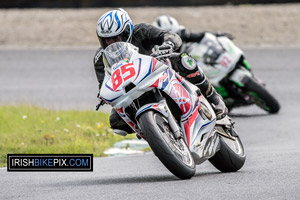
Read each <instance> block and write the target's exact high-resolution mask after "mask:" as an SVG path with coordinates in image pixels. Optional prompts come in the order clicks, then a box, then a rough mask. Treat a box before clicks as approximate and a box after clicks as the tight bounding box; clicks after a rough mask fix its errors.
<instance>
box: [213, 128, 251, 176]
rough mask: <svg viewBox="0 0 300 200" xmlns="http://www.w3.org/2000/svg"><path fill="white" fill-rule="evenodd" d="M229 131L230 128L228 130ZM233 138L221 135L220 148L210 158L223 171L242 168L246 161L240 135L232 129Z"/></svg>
mask: <svg viewBox="0 0 300 200" xmlns="http://www.w3.org/2000/svg"><path fill="white" fill-rule="evenodd" d="M227 131H229V130H227ZM230 131H231V133H230V135H232V138H227V137H224V136H219V137H220V150H219V151H218V152H217V153H216V154H215V155H214V156H213V157H211V158H210V159H209V162H211V164H213V165H214V166H215V167H216V168H217V169H218V170H220V171H221V172H235V171H238V170H239V169H241V168H242V167H243V165H244V163H245V160H246V155H245V151H244V147H243V144H242V142H241V140H240V138H239V136H238V135H237V134H236V133H235V132H234V130H233V129H231V130H230Z"/></svg>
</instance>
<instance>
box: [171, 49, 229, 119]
mask: <svg viewBox="0 0 300 200" xmlns="http://www.w3.org/2000/svg"><path fill="white" fill-rule="evenodd" d="M170 60H171V63H172V67H173V69H174V70H175V71H177V72H178V73H179V74H180V75H181V76H183V77H185V78H186V79H187V80H188V81H190V82H191V83H193V84H194V85H196V86H197V87H198V88H199V89H200V90H201V93H202V94H203V95H204V96H205V97H206V99H207V100H208V101H209V102H210V104H212V107H213V108H214V110H215V112H216V115H217V119H221V118H223V117H225V116H226V114H227V113H228V110H227V108H226V106H225V103H224V101H223V98H222V97H221V96H220V95H219V94H218V93H217V92H216V90H215V89H214V87H213V86H212V85H211V83H210V82H209V81H208V79H207V78H206V76H205V75H204V73H203V72H202V70H201V69H200V68H199V67H198V66H197V62H196V60H195V59H193V58H192V57H191V56H189V55H188V54H186V53H181V54H180V53H178V54H174V55H173V56H172V57H170Z"/></svg>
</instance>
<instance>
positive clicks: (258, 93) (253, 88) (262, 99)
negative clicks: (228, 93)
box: [245, 79, 280, 114]
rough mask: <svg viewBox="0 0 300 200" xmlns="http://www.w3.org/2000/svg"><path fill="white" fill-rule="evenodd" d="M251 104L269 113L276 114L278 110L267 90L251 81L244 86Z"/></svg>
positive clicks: (277, 105) (278, 107) (277, 104)
mask: <svg viewBox="0 0 300 200" xmlns="http://www.w3.org/2000/svg"><path fill="white" fill-rule="evenodd" d="M245 88H247V90H248V92H249V94H250V95H251V97H252V99H253V102H254V103H255V104H256V105H257V106H259V107H260V108H262V109H264V110H265V111H267V112H269V113H272V114H273V113H277V112H278V111H279V109H280V105H279V103H278V101H277V100H276V99H275V98H274V97H273V96H272V95H271V94H270V93H269V91H268V90H266V88H265V87H264V86H262V85H261V84H259V83H257V82H256V81H254V80H253V79H250V80H249V82H248V83H247V84H246V85H245Z"/></svg>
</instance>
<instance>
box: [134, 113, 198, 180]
mask: <svg viewBox="0 0 300 200" xmlns="http://www.w3.org/2000/svg"><path fill="white" fill-rule="evenodd" d="M139 123H140V125H141V129H142V132H143V134H144V136H145V138H146V140H147V142H148V143H149V145H150V147H151V149H152V151H153V152H154V154H155V155H156V156H157V157H158V158H159V160H160V161H161V162H162V163H163V164H164V165H165V167H166V168H167V169H168V170H169V171H170V172H172V173H173V174H174V175H175V176H177V177H178V178H181V179H189V178H191V177H192V176H194V174H195V171H196V168H195V162H194V159H193V158H192V155H191V152H190V150H189V148H188V147H187V145H186V143H185V142H184V140H183V139H182V138H181V139H175V138H174V136H173V133H172V132H171V129H170V127H169V123H168V120H167V119H166V118H165V117H164V116H163V115H162V114H160V113H158V112H154V111H151V110H149V111H146V112H145V113H143V114H142V115H141V116H140V118H139Z"/></svg>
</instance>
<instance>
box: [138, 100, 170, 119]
mask: <svg viewBox="0 0 300 200" xmlns="http://www.w3.org/2000/svg"><path fill="white" fill-rule="evenodd" d="M148 110H154V111H156V112H159V113H161V114H162V115H163V116H165V117H166V118H168V116H169V113H168V111H167V109H166V106H165V101H164V100H162V101H160V102H156V103H148V104H146V105H144V106H142V107H141V108H140V109H138V111H137V113H136V115H135V119H136V120H137V121H138V118H139V117H140V116H141V114H143V113H144V112H146V111H148Z"/></svg>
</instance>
